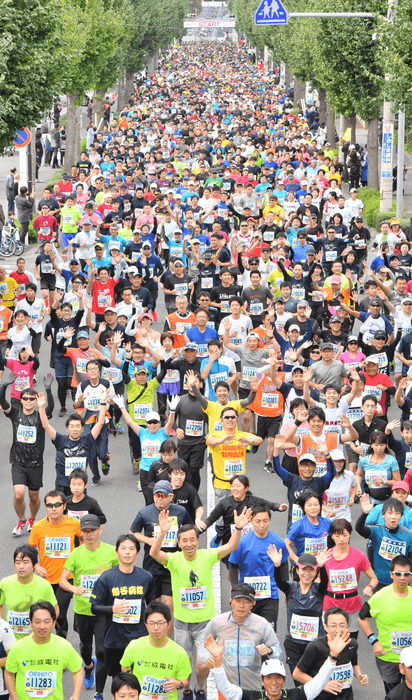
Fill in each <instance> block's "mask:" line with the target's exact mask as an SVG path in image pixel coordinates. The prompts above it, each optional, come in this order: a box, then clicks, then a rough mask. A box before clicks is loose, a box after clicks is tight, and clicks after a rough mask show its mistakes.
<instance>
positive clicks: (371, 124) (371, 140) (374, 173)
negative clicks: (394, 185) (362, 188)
mask: <svg viewBox="0 0 412 700" xmlns="http://www.w3.org/2000/svg"><path fill="white" fill-rule="evenodd" d="M378 149H379V138H378V117H377V116H376V117H373V119H369V121H368V187H370V188H373V189H377V190H379V186H380V182H379V150H378Z"/></svg>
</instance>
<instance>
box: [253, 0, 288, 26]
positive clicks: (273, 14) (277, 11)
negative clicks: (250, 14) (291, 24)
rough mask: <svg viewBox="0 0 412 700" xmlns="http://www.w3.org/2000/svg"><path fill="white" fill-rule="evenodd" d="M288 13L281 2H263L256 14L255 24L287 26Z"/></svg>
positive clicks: (279, 0)
mask: <svg viewBox="0 0 412 700" xmlns="http://www.w3.org/2000/svg"><path fill="white" fill-rule="evenodd" d="M287 23H288V13H287V12H286V10H285V8H284V7H283V4H282V2H281V0H262V2H261V3H260V5H259V7H258V9H257V10H256V14H255V24H256V25H258V26H260V25H262V26H263V25H267V24H287Z"/></svg>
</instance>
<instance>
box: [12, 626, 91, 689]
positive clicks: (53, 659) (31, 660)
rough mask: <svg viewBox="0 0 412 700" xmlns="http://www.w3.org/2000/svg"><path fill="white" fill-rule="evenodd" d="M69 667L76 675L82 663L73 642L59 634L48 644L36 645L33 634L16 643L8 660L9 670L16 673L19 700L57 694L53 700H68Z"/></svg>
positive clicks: (52, 637)
mask: <svg viewBox="0 0 412 700" xmlns="http://www.w3.org/2000/svg"><path fill="white" fill-rule="evenodd" d="M65 666H66V667H67V668H68V669H69V671H71V672H72V673H76V672H77V671H78V670H79V669H80V668H81V666H82V660H81V657H80V656H79V654H78V653H77V651H75V649H73V647H72V645H71V644H70V642H68V641H67V640H66V639H63V638H62V637H58V636H57V634H52V635H51V637H50V641H49V642H47V644H36V642H34V641H33V636H32V635H30V636H29V637H26V638H25V639H21V640H20V641H19V642H16V643H15V644H13V646H12V648H11V649H10V651H9V653H8V656H7V661H6V669H7V671H10V673H15V674H16V694H17V697H18V698H19V700H29V698H38V697H42V698H45V697H47V696H49V695H53V700H64V695H63V682H62V678H63V670H64V667H65ZM39 691H41V693H40V692H39Z"/></svg>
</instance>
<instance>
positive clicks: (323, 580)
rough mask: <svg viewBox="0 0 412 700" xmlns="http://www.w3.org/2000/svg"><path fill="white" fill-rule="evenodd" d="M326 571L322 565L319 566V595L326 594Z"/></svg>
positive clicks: (327, 579)
mask: <svg viewBox="0 0 412 700" xmlns="http://www.w3.org/2000/svg"><path fill="white" fill-rule="evenodd" d="M328 581H329V578H328V572H327V571H326V569H325V567H324V566H321V567H320V583H319V585H318V591H319V593H320V595H321V596H324V595H326V591H327V590H328Z"/></svg>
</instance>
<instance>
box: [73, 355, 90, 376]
mask: <svg viewBox="0 0 412 700" xmlns="http://www.w3.org/2000/svg"><path fill="white" fill-rule="evenodd" d="M88 361H89V360H86V359H83V358H82V357H78V358H77V360H76V370H77V371H78V372H80V374H86V365H87V363H88Z"/></svg>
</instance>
